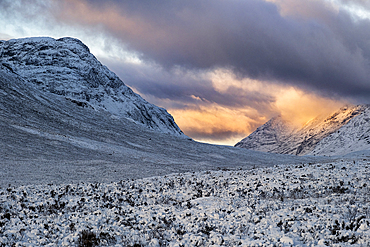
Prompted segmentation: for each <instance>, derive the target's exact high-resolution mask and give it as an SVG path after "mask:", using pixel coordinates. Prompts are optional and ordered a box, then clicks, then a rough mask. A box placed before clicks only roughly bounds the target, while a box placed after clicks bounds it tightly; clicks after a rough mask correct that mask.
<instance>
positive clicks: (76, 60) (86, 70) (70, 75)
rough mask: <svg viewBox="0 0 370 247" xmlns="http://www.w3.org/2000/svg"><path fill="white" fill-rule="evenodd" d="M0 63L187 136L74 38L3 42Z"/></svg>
mask: <svg viewBox="0 0 370 247" xmlns="http://www.w3.org/2000/svg"><path fill="white" fill-rule="evenodd" d="M0 63H1V64H0V65H2V66H4V67H6V68H8V69H9V70H10V71H11V72H13V73H15V74H16V75H18V76H20V77H21V78H23V79H24V80H25V81H27V82H29V84H30V85H31V86H32V87H34V88H36V89H39V90H43V91H46V92H51V93H53V94H56V95H60V96H63V97H64V98H65V99H66V100H68V101H71V102H73V103H75V104H76V107H88V108H93V109H95V110H104V111H107V112H109V113H111V114H112V116H114V117H117V118H127V119H131V120H133V121H134V122H136V123H139V124H142V125H145V126H147V127H149V128H151V129H154V130H157V131H160V132H164V133H170V134H173V135H176V136H185V135H184V134H183V133H182V131H181V130H180V129H179V127H178V126H177V125H176V123H175V121H174V119H173V117H172V116H171V115H170V114H169V113H168V112H167V111H166V110H165V109H163V108H160V107H157V106H155V105H152V104H150V103H148V102H147V101H145V100H144V99H143V98H142V97H140V96H139V95H137V94H135V93H134V92H133V91H132V90H131V89H130V88H129V87H127V86H126V85H125V84H124V83H123V82H122V81H121V80H120V79H119V78H118V77H117V76H116V75H115V74H114V73H113V72H112V71H110V70H109V69H108V68H107V67H105V66H104V65H102V64H101V63H100V62H99V61H98V60H97V59H96V58H95V57H94V55H92V54H91V53H90V51H89V48H88V47H87V46H86V45H84V44H83V43H82V42H81V41H79V40H77V39H73V38H61V39H57V40H55V39H52V38H26V39H18V40H9V41H0Z"/></svg>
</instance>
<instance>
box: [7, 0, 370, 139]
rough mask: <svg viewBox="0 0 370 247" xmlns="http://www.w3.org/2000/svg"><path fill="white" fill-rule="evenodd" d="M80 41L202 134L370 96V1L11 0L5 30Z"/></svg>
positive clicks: (240, 130) (221, 133)
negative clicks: (71, 38)
mask: <svg viewBox="0 0 370 247" xmlns="http://www.w3.org/2000/svg"><path fill="white" fill-rule="evenodd" d="M36 36H48V37H53V38H60V37H65V36H68V37H74V38H78V39H80V40H81V41H82V42H84V43H85V44H86V45H87V46H88V47H89V48H90V51H91V52H92V53H93V54H94V55H95V56H96V57H97V58H98V59H99V60H100V61H101V62H102V63H103V64H105V65H106V66H107V67H108V68H110V69H111V70H112V71H114V72H115V73H116V74H117V75H118V76H119V77H120V78H121V79H122V80H123V81H124V83H125V84H126V85H128V86H129V87H131V88H132V89H133V90H134V91H135V92H137V93H139V94H140V95H141V96H142V97H143V98H145V99H146V100H147V101H149V102H151V103H153V104H156V105H158V106H161V107H164V108H166V109H167V111H168V112H169V113H170V114H172V115H173V116H174V118H175V121H176V123H177V124H178V125H179V127H180V128H181V129H182V130H183V131H184V133H185V134H186V135H188V136H189V137H192V138H193V139H195V140H198V141H203V142H209V143H215V144H226V145H234V144H235V143H237V142H238V141H240V140H241V139H242V138H244V137H246V136H247V135H249V134H250V133H251V132H253V131H254V130H255V129H256V128H257V127H258V126H260V125H262V124H263V123H265V122H266V121H268V120H269V119H270V118H271V117H274V116H277V115H281V116H283V118H285V119H287V120H289V121H291V122H292V123H294V124H296V125H297V126H301V125H303V124H304V123H306V122H307V121H309V120H311V119H312V118H314V117H315V116H317V115H320V114H330V113H331V112H333V111H335V110H337V109H338V108H339V107H341V106H343V105H345V104H363V103H370V102H369V101H370V76H369V75H370V1H368V0H175V1H174V0H173V1H167V0H163V1H151V0H141V1H137V0H125V1H121V0H1V1H0V39H2V40H7V39H12V38H22V37H36Z"/></svg>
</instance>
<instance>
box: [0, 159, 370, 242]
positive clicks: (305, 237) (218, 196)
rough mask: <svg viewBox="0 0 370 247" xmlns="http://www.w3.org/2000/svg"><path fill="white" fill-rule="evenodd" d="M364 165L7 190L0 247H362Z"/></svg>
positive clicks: (0, 196)
mask: <svg viewBox="0 0 370 247" xmlns="http://www.w3.org/2000/svg"><path fill="white" fill-rule="evenodd" d="M369 166H370V163H369V162H368V160H366V159H361V160H354V159H352V160H350V159H349V160H342V161H337V162H332V163H316V164H311V163H308V164H300V165H278V166H275V167H270V168H256V169H251V170H234V171H230V170H229V171H227V170H219V171H206V172H198V173H194V172H193V173H184V174H172V175H168V176H161V177H153V178H146V179H140V180H122V181H120V182H116V183H78V184H65V185H52V184H49V185H29V186H21V187H7V186H6V187H3V188H2V189H0V205H1V207H0V246H13V245H15V244H17V246H238V245H242V246H368V245H369V244H370V228H369V225H370V199H369V198H370V184H369V181H370V173H369ZM87 244H90V245H87Z"/></svg>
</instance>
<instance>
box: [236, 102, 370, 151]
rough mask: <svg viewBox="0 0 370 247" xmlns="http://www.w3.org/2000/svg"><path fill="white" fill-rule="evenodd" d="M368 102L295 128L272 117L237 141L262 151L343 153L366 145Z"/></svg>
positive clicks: (348, 107)
mask: <svg viewBox="0 0 370 247" xmlns="http://www.w3.org/2000/svg"><path fill="white" fill-rule="evenodd" d="M368 119H370V115H369V106H368V105H358V106H346V107H343V108H341V109H339V110H338V111H337V112H334V113H333V114H331V115H330V116H328V117H327V116H319V117H317V118H315V119H313V120H312V121H310V122H308V123H306V124H305V125H304V126H303V127H302V128H297V127H295V126H293V125H292V124H290V123H289V122H287V121H286V120H284V119H282V118H281V117H276V118H273V119H271V120H270V121H269V122H267V123H266V124H264V125H262V126H261V127H259V128H258V129H257V130H256V131H255V132H253V133H252V134H250V135H249V136H248V137H246V138H244V139H243V140H241V141H240V142H239V143H237V144H236V145H235V146H236V147H242V148H247V149H252V150H258V151H263V152H272V153H281V154H294V155H307V154H315V155H316V154H319V155H343V154H346V153H350V152H353V151H360V150H367V149H370V143H368V142H367V138H368V137H367V136H368V134H367V133H368V132H369V131H370V123H368V121H367V120H368Z"/></svg>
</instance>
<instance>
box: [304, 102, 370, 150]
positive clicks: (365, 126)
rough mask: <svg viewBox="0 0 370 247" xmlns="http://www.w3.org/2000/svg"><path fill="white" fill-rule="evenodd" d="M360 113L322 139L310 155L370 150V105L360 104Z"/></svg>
mask: <svg viewBox="0 0 370 247" xmlns="http://www.w3.org/2000/svg"><path fill="white" fill-rule="evenodd" d="M358 108H359V111H360V112H361V113H360V114H357V115H356V116H355V117H353V118H351V119H350V121H348V122H347V124H345V125H343V126H342V127H341V128H340V129H338V130H337V131H335V132H333V133H332V134H330V135H329V136H327V137H325V138H324V139H322V140H321V141H320V142H319V143H318V144H317V145H316V146H315V148H314V149H313V150H312V151H311V152H309V153H308V154H310V155H328V156H329V155H343V154H346V153H350V152H356V151H361V150H370V106H359V107H358Z"/></svg>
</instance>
